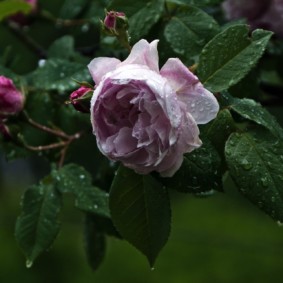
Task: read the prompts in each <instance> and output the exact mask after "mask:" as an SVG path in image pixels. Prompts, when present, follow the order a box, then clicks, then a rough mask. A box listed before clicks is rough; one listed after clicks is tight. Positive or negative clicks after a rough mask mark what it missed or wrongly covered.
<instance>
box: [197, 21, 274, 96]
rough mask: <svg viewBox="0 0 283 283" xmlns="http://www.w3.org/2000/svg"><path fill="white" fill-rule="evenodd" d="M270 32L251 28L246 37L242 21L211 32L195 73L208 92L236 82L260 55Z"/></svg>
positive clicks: (253, 64) (216, 90) (246, 28)
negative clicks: (219, 31) (251, 31)
mask: <svg viewBox="0 0 283 283" xmlns="http://www.w3.org/2000/svg"><path fill="white" fill-rule="evenodd" d="M271 35H272V32H269V31H264V30H255V31H254V32H253V33H252V37H251V38H250V37H249V29H248V26H246V25H235V26H231V27H228V28H227V29H226V30H224V31H223V32H221V33H220V34H218V35H217V36H215V37H214V38H213V39H212V40H211V41H210V42H208V44H207V45H206V46H205V47H204V49H203V50H202V53H201V55H200V61H199V66H198V69H197V71H198V76H199V78H200V80H201V81H202V82H203V83H204V85H205V87H207V88H208V89H209V90H211V91H212V92H219V91H222V90H225V89H228V88H229V87H230V86H232V85H234V84H236V83H237V82H239V81H240V80H241V79H242V78H243V77H244V76H245V75H246V74H247V73H248V72H249V71H250V70H251V69H252V68H253V67H254V66H255V64H256V63H257V61H258V60H259V58H260V57H261V56H262V54H263V52H264V50H265V47H266V45H267V43H268V41H269V39H270V37H271Z"/></svg>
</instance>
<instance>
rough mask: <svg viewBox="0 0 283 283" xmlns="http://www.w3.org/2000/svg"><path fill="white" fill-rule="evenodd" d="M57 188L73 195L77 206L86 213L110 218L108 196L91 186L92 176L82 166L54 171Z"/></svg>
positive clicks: (71, 166) (73, 165) (70, 165)
mask: <svg viewBox="0 0 283 283" xmlns="http://www.w3.org/2000/svg"><path fill="white" fill-rule="evenodd" d="M52 176H53V178H54V179H56V180H57V184H56V187H57V189H58V190H59V191H60V192H61V193H62V194H64V193H72V194H73V195H74V197H75V206H76V207H77V208H79V209H81V210H83V211H85V212H90V213H95V214H97V215H101V216H104V217H107V218H109V217H110V212H109V205H108V199H109V197H108V194H107V193H106V192H104V191H102V190H100V189H98V188H96V187H94V186H92V184H91V176H90V174H89V173H88V172H87V171H86V170H85V169H84V168H83V167H81V166H78V165H75V164H68V165H66V166H64V167H63V168H61V169H60V170H58V171H57V170H53V172H52Z"/></svg>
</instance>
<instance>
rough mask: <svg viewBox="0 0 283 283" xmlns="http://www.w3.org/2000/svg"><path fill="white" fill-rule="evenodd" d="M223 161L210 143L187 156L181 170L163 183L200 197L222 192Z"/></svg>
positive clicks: (205, 143) (164, 179)
mask: <svg viewBox="0 0 283 283" xmlns="http://www.w3.org/2000/svg"><path fill="white" fill-rule="evenodd" d="M221 177H222V175H221V159H220V157H219V154H218V153H217V151H216V150H215V148H214V147H213V146H212V145H211V144H210V143H209V142H208V141H206V142H204V144H203V145H202V146H201V147H200V148H199V149H196V150H194V151H193V152H191V153H188V154H185V156H184V161H183V164H182V166H181V168H180V169H179V170H178V171H177V172H176V173H175V175H174V176H173V177H171V178H163V183H164V184H165V185H166V186H167V187H169V188H171V189H174V190H177V191H180V192H185V193H193V194H196V195H199V196H206V195H211V194H212V193H213V192H214V191H215V190H218V191H222V179H221Z"/></svg>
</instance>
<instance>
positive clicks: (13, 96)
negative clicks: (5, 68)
mask: <svg viewBox="0 0 283 283" xmlns="http://www.w3.org/2000/svg"><path fill="white" fill-rule="evenodd" d="M23 106H24V96H23V95H22V93H21V92H20V91H19V90H17V89H16V87H15V85H14V84H13V81H12V80H10V79H8V78H6V77H4V76H0V117H7V116H9V115H15V114H18V113H19V112H21V110H22V109H23Z"/></svg>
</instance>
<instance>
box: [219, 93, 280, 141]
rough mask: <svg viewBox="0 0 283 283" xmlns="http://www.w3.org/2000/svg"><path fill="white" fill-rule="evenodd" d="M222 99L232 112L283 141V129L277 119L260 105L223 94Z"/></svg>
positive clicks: (250, 100)
mask: <svg viewBox="0 0 283 283" xmlns="http://www.w3.org/2000/svg"><path fill="white" fill-rule="evenodd" d="M222 98H223V99H224V100H225V103H226V105H227V106H228V107H229V108H230V109H231V110H233V111H234V112H236V113H237V114H239V115H240V116H242V117H244V118H245V119H248V120H250V121H253V122H255V123H257V124H258V125H261V126H263V127H265V128H267V129H268V130H270V132H272V133H273V134H274V135H275V136H277V137H279V138H281V139H283V129H282V128H281V126H280V125H279V124H278V122H277V121H276V119H275V118H274V117H273V116H272V115H271V114H270V113H269V112H268V111H267V110H266V109H264V108H263V107H262V106H261V105H260V104H259V103H257V102H255V101H254V100H252V99H247V98H243V99H239V98H233V97H232V96H229V95H228V94H223V95H222Z"/></svg>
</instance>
